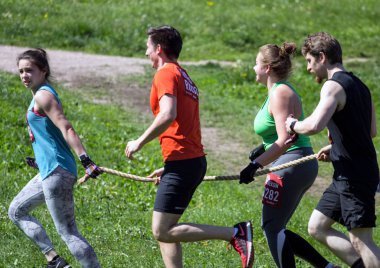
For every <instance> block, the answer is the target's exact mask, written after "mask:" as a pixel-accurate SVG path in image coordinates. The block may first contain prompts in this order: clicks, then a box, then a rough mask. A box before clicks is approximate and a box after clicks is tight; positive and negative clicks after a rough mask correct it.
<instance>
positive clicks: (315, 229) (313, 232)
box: [307, 221, 319, 238]
mask: <svg viewBox="0 0 380 268" xmlns="http://www.w3.org/2000/svg"><path fill="white" fill-rule="evenodd" d="M307 232H308V233H309V235H310V236H312V237H314V238H317V237H318V234H319V226H318V224H316V223H315V222H312V221H309V223H308V225H307Z"/></svg>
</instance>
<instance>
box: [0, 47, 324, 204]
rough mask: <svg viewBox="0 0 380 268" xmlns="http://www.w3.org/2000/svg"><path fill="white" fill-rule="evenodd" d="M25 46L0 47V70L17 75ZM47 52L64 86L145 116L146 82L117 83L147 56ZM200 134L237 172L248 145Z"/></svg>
mask: <svg viewBox="0 0 380 268" xmlns="http://www.w3.org/2000/svg"><path fill="white" fill-rule="evenodd" d="M26 49H27V48H25V47H13V46H0V70H3V71H6V72H10V73H15V74H17V72H18V70H17V67H16V58H17V56H18V55H19V54H20V53H22V52H23V51H25V50H26ZM47 52H48V55H49V58H50V65H51V69H52V70H53V76H54V79H55V80H56V81H57V82H59V83H62V84H63V85H65V87H66V88H67V89H69V90H73V89H75V90H78V89H83V90H103V92H107V94H106V96H107V97H101V98H99V99H97V98H93V101H94V102H98V103H114V104H118V105H122V106H124V107H129V109H130V108H132V109H134V110H137V111H138V112H139V113H141V114H142V115H146V116H149V114H150V110H149V86H150V85H145V86H141V85H140V86H139V85H138V83H130V82H129V83H122V82H120V81H121V80H120V78H122V77H126V76H130V75H141V74H144V72H145V68H146V67H147V66H149V65H150V62H149V61H148V60H147V59H137V58H128V57H117V56H102V55H92V54H86V53H81V52H69V51H61V50H47ZM208 62H209V61H202V62H185V63H182V64H183V65H193V64H198V65H201V64H206V63H208ZM214 63H215V62H214ZM217 63H219V64H220V65H222V66H223V65H232V63H228V62H217ZM105 90H106V91H105ZM103 95H104V94H103ZM202 136H203V144H204V145H205V148H206V152H207V153H208V155H212V156H213V159H218V161H220V163H222V164H223V166H224V167H225V169H226V170H228V175H231V174H238V172H239V170H240V169H241V167H242V166H244V165H245V163H246V162H247V152H248V151H249V150H250V149H251V148H249V147H247V145H246V144H244V143H243V142H239V141H237V140H236V139H234V138H233V137H229V136H228V135H227V133H226V131H224V130H223V129H220V128H202ZM220 175H221V174H220ZM329 182H330V180H329V179H324V178H320V177H318V178H317V180H316V182H315V183H314V185H313V186H312V187H311V189H310V190H309V193H310V194H311V195H313V196H318V197H319V196H320V195H321V194H322V192H323V189H325V188H326V186H327V185H328V183H329Z"/></svg>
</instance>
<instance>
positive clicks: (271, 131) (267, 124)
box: [253, 81, 311, 152]
mask: <svg viewBox="0 0 380 268" xmlns="http://www.w3.org/2000/svg"><path fill="white" fill-rule="evenodd" d="M282 84H285V85H287V86H289V87H290V88H291V89H292V90H293V91H294V93H296V94H297V92H296V91H295V90H294V88H293V87H292V86H291V85H290V83H289V82H287V81H281V82H278V83H276V84H274V85H273V87H272V88H271V90H270V92H272V91H273V90H275V89H276V88H277V87H278V86H279V85H282ZM297 96H298V97H299V95H298V94H297ZM268 105H269V95H268V96H267V98H266V99H265V102H264V103H263V105H262V106H261V108H260V110H259V112H258V113H257V115H256V117H255V121H254V123H253V128H254V131H255V133H256V134H258V135H260V136H261V137H262V139H263V144H264V147H265V150H268V148H269V147H270V146H272V144H273V143H274V142H275V141H276V140H277V138H278V136H277V131H276V125H275V121H274V118H273V116H272V115H271V114H270V113H269V112H268ZM303 118H304V115H303V110H302V114H301V118H300V120H302V119H303ZM304 147H311V143H310V139H309V137H308V136H305V135H299V137H298V140H297V141H296V143H294V144H293V145H292V146H290V147H289V149H288V150H287V152H289V151H292V150H295V149H299V148H304Z"/></svg>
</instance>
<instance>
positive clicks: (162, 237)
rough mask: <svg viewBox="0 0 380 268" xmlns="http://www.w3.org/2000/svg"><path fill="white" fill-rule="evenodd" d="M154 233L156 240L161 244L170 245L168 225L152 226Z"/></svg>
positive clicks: (156, 224) (155, 224)
mask: <svg viewBox="0 0 380 268" xmlns="http://www.w3.org/2000/svg"><path fill="white" fill-rule="evenodd" d="M152 233H153V237H154V239H156V240H157V241H160V242H168V243H170V242H171V241H170V235H169V227H168V226H166V225H162V224H158V223H153V224H152Z"/></svg>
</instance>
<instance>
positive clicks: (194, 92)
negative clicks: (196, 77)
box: [179, 69, 199, 100]
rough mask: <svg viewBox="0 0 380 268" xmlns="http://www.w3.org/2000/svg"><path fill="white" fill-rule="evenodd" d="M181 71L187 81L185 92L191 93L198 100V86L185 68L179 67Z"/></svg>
mask: <svg viewBox="0 0 380 268" xmlns="http://www.w3.org/2000/svg"><path fill="white" fill-rule="evenodd" d="M179 71H180V72H181V74H182V76H183V79H184V81H185V93H186V94H187V95H189V96H190V97H192V98H193V99H194V100H198V97H199V91H198V88H197V86H196V85H195V84H194V82H193V81H192V80H191V79H190V77H189V76H188V75H187V73H186V72H185V71H184V70H182V69H179Z"/></svg>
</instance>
